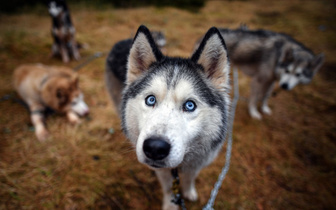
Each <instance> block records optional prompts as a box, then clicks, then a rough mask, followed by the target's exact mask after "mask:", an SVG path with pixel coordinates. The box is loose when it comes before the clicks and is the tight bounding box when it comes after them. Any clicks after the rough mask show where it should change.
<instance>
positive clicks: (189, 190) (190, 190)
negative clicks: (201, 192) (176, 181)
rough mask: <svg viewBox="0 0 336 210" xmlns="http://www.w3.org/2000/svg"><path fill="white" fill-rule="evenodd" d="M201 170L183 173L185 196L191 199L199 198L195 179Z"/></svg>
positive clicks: (182, 180)
mask: <svg viewBox="0 0 336 210" xmlns="http://www.w3.org/2000/svg"><path fill="white" fill-rule="evenodd" d="M198 173H199V170H192V171H186V172H183V173H182V174H181V182H182V190H183V197H185V198H186V199H188V200H190V201H196V200H197V198H198V195H197V190H196V187H195V179H196V177H197V175H198Z"/></svg>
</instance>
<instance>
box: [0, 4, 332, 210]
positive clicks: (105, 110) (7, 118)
mask: <svg viewBox="0 0 336 210" xmlns="http://www.w3.org/2000/svg"><path fill="white" fill-rule="evenodd" d="M67 3H68V7H69V10H70V13H71V17H72V21H73V24H74V26H75V28H76V40H77V41H79V42H81V43H84V44H85V45H86V46H87V47H86V48H84V49H81V51H80V53H81V56H82V60H80V61H71V62H70V63H68V64H63V62H62V61H61V59H59V58H50V57H49V55H50V52H51V46H52V43H53V40H52V37H51V33H50V31H51V18H50V16H49V14H48V10H47V7H46V4H45V3H43V2H42V1H37V0H34V1H33V0H32V1H23V0H12V1H2V2H1V3H0V12H1V13H0V69H1V70H0V72H1V76H0V98H1V101H0V113H1V114H0V209H160V207H161V188H160V186H159V183H158V181H157V179H156V176H155V175H154V173H153V172H152V171H150V170H149V169H147V168H146V167H145V166H143V165H141V164H139V163H138V161H137V159H136V156H135V152H134V150H133V149H132V147H131V145H130V144H129V143H128V141H127V140H126V139H125V137H124V135H123V134H122V131H121V128H120V120H119V119H118V116H117V113H116V111H115V109H114V107H113V105H112V103H111V102H110V100H109V97H108V95H107V92H106V90H105V86H104V80H103V73H104V65H105V59H106V58H105V57H103V58H97V59H96V60H94V61H92V62H90V63H89V64H88V65H85V66H84V67H83V68H82V69H80V70H79V74H80V87H81V88H82V90H83V92H84V95H85V100H86V102H87V103H88V105H89V106H90V108H91V115H90V118H87V119H85V120H84V121H83V123H82V124H81V125H79V126H72V125H71V124H69V123H68V122H67V120H66V118H65V117H62V116H59V115H51V116H49V117H48V119H47V124H48V129H49V130H50V133H51V134H52V138H51V139H50V140H48V141H47V142H44V143H41V142H39V141H37V139H36V137H35V135H34V132H33V127H32V125H31V123H30V119H29V113H28V112H27V110H26V109H25V108H24V107H23V106H22V105H21V104H20V103H18V102H17V101H18V99H19V97H18V95H17V94H16V93H15V91H14V88H13V85H12V82H11V81H12V73H13V70H14V69H15V68H16V67H17V66H19V65H20V64H27V63H43V64H47V65H66V66H69V67H76V66H78V65H79V64H80V63H81V62H83V61H85V59H86V58H88V57H89V56H91V55H92V54H94V53H95V52H108V51H109V50H110V49H111V48H112V46H113V45H114V43H116V42H118V41H120V40H122V39H127V38H131V37H132V36H133V35H134V34H135V32H136V30H137V28H138V26H139V25H140V24H145V25H146V26H147V27H148V28H149V29H151V30H160V31H162V32H164V34H165V36H166V40H167V45H166V49H165V54H167V55H170V56H182V57H188V56H190V55H191V53H192V49H193V47H194V44H195V42H196V41H197V40H198V39H199V38H200V37H201V36H202V35H203V34H204V33H205V32H206V31H207V30H208V29H209V28H210V27H211V26H216V27H221V28H231V29H234V28H237V27H239V26H240V25H241V24H246V25H247V26H248V27H249V28H250V29H267V30H273V31H276V32H284V33H287V34H289V35H291V36H292V37H293V38H294V39H296V40H298V41H299V42H301V43H303V44H304V45H305V46H307V47H308V48H310V49H311V50H312V51H313V52H315V53H316V54H318V53H321V52H323V53H324V54H325V56H326V60H325V63H324V65H323V66H322V68H321V69H320V71H319V72H318V74H317V75H316V76H315V78H314V79H313V81H312V83H311V84H309V85H304V86H303V85H302V86H297V87H296V88H294V90H293V91H290V92H287V91H281V92H279V93H278V94H277V95H276V96H275V97H272V98H271V99H270V107H271V108H272V110H273V115H272V116H264V118H263V120H262V121H257V120H253V119H251V118H250V117H249V115H248V112H247V97H248V96H249V91H250V90H249V86H250V85H249V78H248V77H247V76H245V75H243V74H240V75H239V85H240V91H241V92H240V95H241V99H240V101H239V102H238V106H237V111H236V119H235V122H234V128H233V132H234V133H233V151H232V159H231V166H230V170H229V173H228V175H227V178H226V179H225V180H224V183H223V186H222V188H221V189H220V191H219V194H218V197H217V199H216V202H215V206H214V208H215V209H259V210H262V209H335V208H336V199H335V195H336V178H335V177H336V176H335V173H336V144H335V143H336V88H335V87H336V86H335V85H336V72H335V67H336V57H335V56H334V55H335V53H336V13H335V9H336V3H335V1H333V0H321V1H315V0H283V1H267V0H241V1H238V0H231V1H205V0H196V1H192V0H177V1H168V0H164V1H158V0H148V1H136V0H128V1H121V0H116V1H112V0H111V1H108V0H99V1H88V0H82V1H75V0H71V1H70V0H69V1H67ZM224 151H225V148H224V149H223V151H222V152H221V154H220V155H219V157H218V158H217V159H216V161H215V162H214V163H213V164H211V165H210V166H209V167H207V168H206V169H204V170H203V171H202V172H201V173H200V175H199V177H198V179H197V182H196V185H197V189H198V193H199V200H198V201H197V202H187V203H186V205H187V208H188V209H200V208H201V207H202V206H204V205H205V203H206V202H207V200H208V198H209V196H210V191H211V190H212V188H213V185H214V183H215V181H216V180H217V176H218V174H219V173H220V170H221V168H222V167H223V166H224V162H225V152H224Z"/></svg>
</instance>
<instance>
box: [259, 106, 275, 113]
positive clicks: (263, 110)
mask: <svg viewBox="0 0 336 210" xmlns="http://www.w3.org/2000/svg"><path fill="white" fill-rule="evenodd" d="M261 110H262V112H263V113H264V114H268V115H271V114H272V110H271V108H269V106H262V107H261Z"/></svg>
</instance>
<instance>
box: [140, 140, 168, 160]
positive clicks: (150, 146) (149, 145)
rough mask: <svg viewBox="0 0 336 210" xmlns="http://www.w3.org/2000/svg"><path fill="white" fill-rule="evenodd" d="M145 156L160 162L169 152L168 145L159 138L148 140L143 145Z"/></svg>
mask: <svg viewBox="0 0 336 210" xmlns="http://www.w3.org/2000/svg"><path fill="white" fill-rule="evenodd" d="M143 151H144V153H145V155H146V156H147V157H148V158H150V159H152V160H162V159H163V158H165V157H167V156H168V154H169V151H170V144H168V143H167V142H166V141H164V140H162V139H160V138H148V139H146V140H145V142H144V144H143Z"/></svg>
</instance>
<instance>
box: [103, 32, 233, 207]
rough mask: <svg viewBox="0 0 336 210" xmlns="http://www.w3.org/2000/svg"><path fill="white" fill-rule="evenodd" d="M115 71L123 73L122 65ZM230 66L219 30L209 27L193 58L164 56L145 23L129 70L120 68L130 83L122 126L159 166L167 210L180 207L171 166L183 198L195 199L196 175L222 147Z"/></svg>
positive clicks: (144, 158) (140, 152)
mask: <svg viewBox="0 0 336 210" xmlns="http://www.w3.org/2000/svg"><path fill="white" fill-rule="evenodd" d="M115 59H117V58H115ZM111 70H112V71H116V72H118V71H119V67H118V66H112V69H111ZM229 70H230V68H229V60H228V57H227V50H226V46H225V42H224V40H223V38H222V36H221V35H220V33H219V31H218V30H217V29H216V28H211V29H209V31H208V32H207V33H206V35H205V37H204V39H203V41H202V43H201V44H200V47H199V48H198V49H197V50H196V52H195V53H194V54H193V55H192V56H191V58H189V59H184V58H173V57H166V56H164V55H163V54H162V53H161V51H160V50H159V49H158V47H157V46H156V44H155V42H154V40H153V38H152V36H151V34H150V32H149V30H148V29H147V28H146V27H145V26H140V27H139V29H138V31H137V33H136V35H135V38H134V41H133V44H132V47H131V50H130V53H129V56H128V62H127V71H124V72H118V73H119V74H122V76H121V77H120V78H124V80H125V84H126V87H125V88H124V90H123V96H122V101H121V115H122V128H123V131H124V132H125V134H126V136H127V137H128V139H129V140H130V141H131V142H132V143H133V145H134V147H135V150H136V155H137V158H138V161H139V162H140V163H142V164H145V165H147V166H148V167H149V168H151V169H153V170H155V172H156V175H157V177H158V179H159V181H160V183H161V186H162V191H163V206H162V207H163V209H177V208H178V207H177V206H176V205H175V204H173V203H172V202H171V199H172V190H171V187H172V181H173V177H172V175H171V169H174V168H177V169H178V170H179V171H180V172H181V184H182V192H183V196H184V197H185V198H187V199H189V200H192V201H194V200H196V199H197V197H198V195H197V191H196V189H195V178H196V176H197V175H198V173H199V172H200V170H201V169H202V168H204V167H205V166H207V165H208V164H210V163H211V162H212V161H213V160H214V158H215V157H216V156H217V154H218V152H219V151H220V149H221V147H222V144H223V141H224V138H225V135H226V130H227V122H228V115H229V114H228V109H229V103H230V102H229V97H228V89H229V75H228V74H229ZM120 78H115V79H114V80H112V81H107V82H108V83H107V84H108V85H109V84H111V83H113V82H114V81H115V80H119V79H120ZM107 80H108V78H107Z"/></svg>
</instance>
